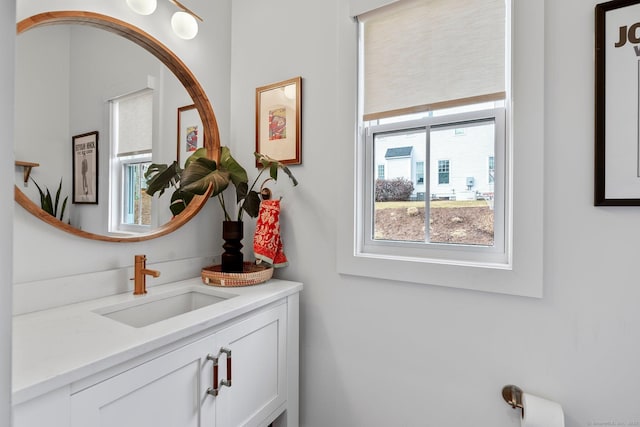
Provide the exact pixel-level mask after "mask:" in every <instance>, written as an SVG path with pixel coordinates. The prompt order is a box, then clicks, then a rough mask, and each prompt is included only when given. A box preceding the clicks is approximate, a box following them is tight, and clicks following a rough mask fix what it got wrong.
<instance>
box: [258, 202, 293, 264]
mask: <svg viewBox="0 0 640 427" xmlns="http://www.w3.org/2000/svg"><path fill="white" fill-rule="evenodd" d="M253 251H254V253H255V256H256V260H258V261H264V262H267V263H269V264H271V265H273V266H274V267H275V268H278V267H286V266H287V265H289V262H288V261H287V257H286V256H285V255H284V252H283V251H282V240H281V239H280V200H264V201H262V203H261V204H260V213H259V214H258V220H257V222H256V232H255V234H254V236H253Z"/></svg>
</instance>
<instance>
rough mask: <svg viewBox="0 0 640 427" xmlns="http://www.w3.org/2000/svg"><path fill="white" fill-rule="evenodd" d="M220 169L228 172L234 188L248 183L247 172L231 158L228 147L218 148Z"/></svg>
mask: <svg viewBox="0 0 640 427" xmlns="http://www.w3.org/2000/svg"><path fill="white" fill-rule="evenodd" d="M220 168H221V169H223V170H225V171H227V172H229V177H230V178H231V182H233V185H234V186H235V187H236V188H237V187H238V185H240V184H241V183H243V182H244V183H247V182H249V177H248V176H247V171H246V170H245V169H244V168H243V167H242V166H241V165H240V163H238V162H237V161H236V159H234V158H233V157H232V156H231V151H230V150H229V147H220ZM239 200H240V199H239Z"/></svg>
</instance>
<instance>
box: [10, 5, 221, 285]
mask: <svg viewBox="0 0 640 427" xmlns="http://www.w3.org/2000/svg"><path fill="white" fill-rule="evenodd" d="M16 4H17V19H18V20H21V19H24V18H26V17H28V16H30V15H33V14H36V13H39V12H42V11H47V10H89V11H94V12H99V13H103V14H106V15H110V16H113V17H116V18H118V19H122V20H125V21H128V22H131V23H133V24H134V25H137V26H138V27H140V28H142V29H143V30H145V31H147V32H148V33H150V34H151V35H152V36H153V37H155V38H157V39H158V40H160V42H162V43H164V44H165V45H166V46H167V47H169V48H170V49H171V50H173V51H174V52H175V53H176V54H177V55H178V56H179V57H180V59H182V60H183V62H185V63H186V65H187V66H188V67H189V68H190V69H191V70H192V71H193V73H194V74H195V76H196V78H197V79H198V81H199V82H200V84H201V85H202V86H203V87H204V89H205V91H206V93H207V95H208V97H209V100H210V101H211V103H212V105H213V108H214V111H215V113H216V118H217V120H218V125H219V129H220V134H221V138H222V143H223V144H226V143H227V141H228V135H229V102H230V101H229V94H230V92H229V72H230V65H229V56H230V51H229V49H230V7H231V6H230V0H215V1H211V2H200V3H199V4H197V5H193V6H194V10H197V13H198V14H199V15H201V16H202V17H203V18H204V19H205V22H204V24H202V25H201V26H200V33H199V35H198V37H197V38H195V39H194V40H189V41H185V40H181V39H179V38H177V37H176V36H175V35H174V34H173V32H172V30H171V26H170V19H171V14H172V13H173V12H174V10H175V6H173V5H171V3H169V2H159V4H158V10H157V11H156V13H155V14H153V15H151V16H140V15H137V14H135V13H134V12H132V11H131V10H130V9H129V8H128V7H127V5H126V2H124V1H114V2H103V1H90V2H88V1H84V0H56V1H55V2H54V3H52V2H41V1H36V0H17V2H16ZM52 4H55V6H53V5H52ZM172 120H175V119H174V118H173V117H172ZM34 125H35V126H38V125H39V124H38V123H36V124H34ZM170 137H171V139H172V140H175V136H173V135H171V136H170ZM11 170H12V172H13V169H11ZM104 189H106V183H105V186H104V187H102V186H101V190H100V191H102V190H104ZM165 197H166V196H165ZM213 202H215V201H213ZM14 211H15V221H14V234H15V239H14V257H15V263H14V283H17V286H19V285H20V284H21V283H26V282H30V281H36V280H42V279H47V278H59V277H66V276H73V275H77V274H81V273H88V272H95V271H105V270H111V269H118V268H122V267H128V266H131V265H132V264H133V255H134V254H137V253H145V254H146V255H147V258H148V259H149V262H151V263H153V262H160V261H167V260H174V259H189V258H194V257H199V256H213V255H215V254H219V253H220V252H221V251H222V250H221V249H220V246H221V244H222V242H221V239H220V233H221V232H220V228H221V225H220V221H219V218H220V208H219V207H218V206H217V205H216V204H215V203H208V204H207V206H206V207H205V208H204V210H203V211H202V212H201V213H200V214H199V215H198V216H197V217H196V218H195V219H194V220H192V221H190V222H189V223H188V224H187V225H185V226H183V227H182V228H181V229H179V230H178V231H176V232H174V233H172V234H170V235H168V236H166V237H161V238H159V239H154V240H150V241H146V242H140V243H131V244H120V243H100V242H94V241H90V240H86V239H81V238H77V237H74V236H72V235H69V234H67V233H64V232H61V231H59V230H55V229H53V228H51V227H50V226H48V225H46V224H44V223H42V222H41V221H39V220H37V219H36V218H34V217H33V216H32V215H30V214H29V213H27V212H26V211H25V210H24V209H22V208H21V207H20V206H17V205H16V206H15V209H14ZM203 236H204V237H203ZM34 242H38V243H37V244H34ZM61 248H63V250H61Z"/></svg>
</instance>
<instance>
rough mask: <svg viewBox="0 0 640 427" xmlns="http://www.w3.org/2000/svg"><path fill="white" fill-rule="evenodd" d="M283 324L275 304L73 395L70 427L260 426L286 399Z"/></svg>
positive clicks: (282, 314)
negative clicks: (229, 381)
mask: <svg viewBox="0 0 640 427" xmlns="http://www.w3.org/2000/svg"><path fill="white" fill-rule="evenodd" d="M285 327H286V306H285V305H279V306H277V307H275V308H271V309H269V310H268V311H263V312H260V313H258V314H256V315H253V316H251V317H249V318H247V319H245V320H242V321H240V322H238V323H235V324H233V325H231V326H228V327H226V328H223V329H221V330H220V331H218V332H215V333H213V334H212V335H210V336H208V337H205V338H202V339H200V340H198V341H196V342H194V343H191V344H188V345H186V346H184V347H182V348H180V349H178V350H174V351H172V352H170V353H168V354H165V355H163V356H160V357H158V358H156V359H153V360H150V361H148V362H146V363H144V364H142V365H140V366H137V367H135V368H132V369H130V370H128V371H126V372H123V373H121V374H119V375H117V376H115V377H112V378H109V379H108V380H106V381H102V382H100V383H98V384H96V385H93V386H90V387H88V388H86V389H84V390H81V391H78V392H75V393H74V394H72V396H71V411H70V412H71V427H94V426H95V427H129V426H130V427H175V426H181V427H198V426H216V427H236V426H245V425H246V426H254V425H255V426H258V425H268V424H269V423H270V422H271V421H273V419H274V418H275V415H277V414H278V412H277V411H278V410H279V409H280V410H282V408H283V407H284V404H285V403H286V394H287V390H286V382H287V376H286V344H287V343H286V339H285V337H286V330H285ZM221 350H222V351H221ZM228 354H230V355H231V357H229V356H228ZM216 358H217V359H218V361H217V367H216V368H215V369H217V371H218V373H217V377H218V386H219V388H218V393H217V396H214V391H213V390H214V389H215V387H214V384H213V379H214V359H216ZM228 366H230V367H231V372H228V370H227V367H228ZM229 378H231V386H230V387H228V386H225V385H223V386H220V383H221V382H222V381H227V380H228V379H229ZM270 416H271V417H270Z"/></svg>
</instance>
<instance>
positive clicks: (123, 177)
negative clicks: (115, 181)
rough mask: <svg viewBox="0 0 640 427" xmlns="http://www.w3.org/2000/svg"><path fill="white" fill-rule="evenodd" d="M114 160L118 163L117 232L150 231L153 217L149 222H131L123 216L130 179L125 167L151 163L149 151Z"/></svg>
mask: <svg viewBox="0 0 640 427" xmlns="http://www.w3.org/2000/svg"><path fill="white" fill-rule="evenodd" d="M116 162H117V163H118V165H119V169H120V196H121V197H120V201H119V205H118V206H119V208H118V217H119V218H118V223H117V230H114V231H119V232H133V233H145V232H149V231H151V228H152V223H153V218H151V221H152V222H151V223H150V224H131V223H128V222H126V220H125V217H126V216H127V215H128V214H127V212H126V211H127V208H128V206H129V204H128V203H127V200H126V199H127V197H128V196H129V195H130V193H129V191H128V188H129V186H130V181H129V179H128V177H127V175H128V174H127V167H128V166H129V165H135V164H141V163H149V164H151V162H152V159H151V153H144V154H134V155H130V156H122V157H119V158H117V159H116Z"/></svg>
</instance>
